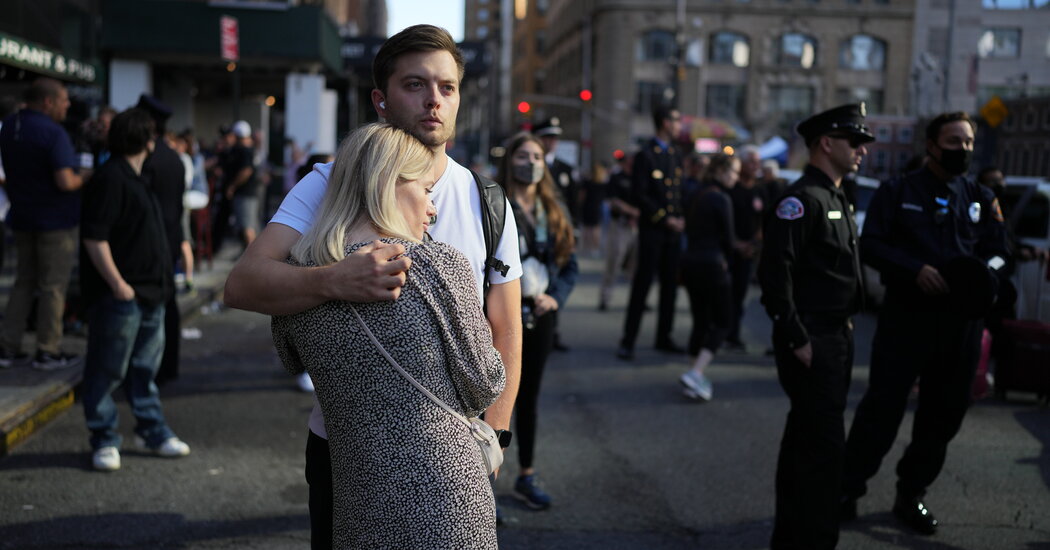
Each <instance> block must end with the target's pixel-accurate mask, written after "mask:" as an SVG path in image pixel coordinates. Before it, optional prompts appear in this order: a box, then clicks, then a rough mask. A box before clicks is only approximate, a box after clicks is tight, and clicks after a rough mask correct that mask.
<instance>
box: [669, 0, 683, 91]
mask: <svg viewBox="0 0 1050 550" xmlns="http://www.w3.org/2000/svg"><path fill="white" fill-rule="evenodd" d="M684 54H685V0H675V31H674V60H673V61H672V62H671V67H672V68H673V69H674V70H673V71H672V74H671V91H672V93H673V94H674V95H673V97H672V98H671V107H674V108H675V109H677V108H678V96H679V95H680V93H681V88H682V73H683V72H684V71H685V68H684V67H683V61H684V60H683V57H684Z"/></svg>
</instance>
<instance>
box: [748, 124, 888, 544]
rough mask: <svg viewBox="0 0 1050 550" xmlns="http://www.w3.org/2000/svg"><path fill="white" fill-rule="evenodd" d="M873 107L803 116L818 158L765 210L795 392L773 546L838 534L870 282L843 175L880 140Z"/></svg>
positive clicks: (778, 321)
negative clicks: (865, 280)
mask: <svg viewBox="0 0 1050 550" xmlns="http://www.w3.org/2000/svg"><path fill="white" fill-rule="evenodd" d="M864 114H865V113H864V104H863V103H862V104H859V105H843V106H841V107H836V108H834V109H831V110H829V111H825V112H823V113H820V114H817V115H814V116H813V117H811V118H809V119H807V120H805V121H803V122H802V123H801V124H799V125H798V129H797V131H798V133H799V134H800V135H801V136H802V137H803V138H804V139H805V141H806V146H807V147H809V157H810V158H809V165H808V166H806V169H805V172H804V173H803V175H802V177H801V178H799V179H798V181H796V182H795V183H793V184H791V185H790V186H789V187H788V188H787V190H786V191H785V192H784V195H783V197H782V198H781V199H780V201H779V202H778V203H777V205H776V207H775V209H774V211H773V214H772V215H771V216H769V217H768V218H767V219H766V225H765V245H764V246H763V249H762V257H761V261H760V263H759V269H758V276H759V282H760V283H761V285H762V304H763V305H764V306H765V308H766V312H767V313H768V314H769V316H770V317H771V318H772V319H773V349H774V351H775V355H776V362H777V375H778V377H779V378H780V384H781V386H783V388H784V392H785V393H787V395H788V398H789V399H790V400H791V410H790V412H789V413H788V417H787V423H786V425H785V426H784V438H783V439H782V440H781V443H780V456H779V459H778V461H777V476H776V519H775V522H774V526H773V536H772V540H771V541H770V546H771V548H773V549H774V550H779V549H786V548H792V549H806V550H819V549H824V548H834V547H835V545H836V544H837V542H838V536H839V531H838V510H839V508H838V507H839V494H840V480H841V474H842V455H843V451H844V448H845V443H846V433H845V428H844V423H843V411H845V409H846V393H847V390H848V389H849V382H850V370H851V369H852V367H853V323H852V320H851V316H852V315H853V314H855V313H856V312H857V311H858V310H859V309H860V306H861V301H862V289H863V285H862V283H861V269H860V261H859V258H858V254H857V247H858V243H857V225H856V221H855V220H854V217H853V210H852V208H851V206H850V203H849V201H847V200H846V195H845V193H843V190H842V187H841V182H842V178H843V176H845V175H846V174H847V173H849V172H853V171H855V170H857V168H858V167H859V166H860V162H861V159H863V158H864V155H866V154H867V149H866V148H865V147H864V144H866V143H870V142H872V141H874V140H875V137H874V136H873V135H872V134H871V132H870V131H869V130H868V128H867V126H865V125H864Z"/></svg>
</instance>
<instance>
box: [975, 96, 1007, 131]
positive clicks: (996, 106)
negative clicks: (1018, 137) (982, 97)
mask: <svg viewBox="0 0 1050 550" xmlns="http://www.w3.org/2000/svg"><path fill="white" fill-rule="evenodd" d="M980 113H981V118H983V119H984V121H985V122H987V123H988V125H989V126H991V127H992V128H995V127H996V126H998V125H1000V124H1002V123H1003V121H1004V120H1006V117H1007V116H1008V115H1009V114H1010V111H1009V110H1008V109H1007V108H1006V104H1005V103H1003V100H1002V99H999V96H997V95H993V96H992V99H989V100H988V103H985V104H984V107H981V111H980Z"/></svg>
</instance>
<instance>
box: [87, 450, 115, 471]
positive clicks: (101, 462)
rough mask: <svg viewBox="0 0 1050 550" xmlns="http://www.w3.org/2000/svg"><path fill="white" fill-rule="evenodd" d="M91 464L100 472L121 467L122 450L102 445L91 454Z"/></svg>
mask: <svg viewBox="0 0 1050 550" xmlns="http://www.w3.org/2000/svg"><path fill="white" fill-rule="evenodd" d="M91 465H92V466H94V467H95V469H96V470H98V471H100V472H114V471H117V470H119V469H120V451H118V450H117V448H116V447H102V448H101V449H99V450H97V451H95V453H94V454H92V455H91Z"/></svg>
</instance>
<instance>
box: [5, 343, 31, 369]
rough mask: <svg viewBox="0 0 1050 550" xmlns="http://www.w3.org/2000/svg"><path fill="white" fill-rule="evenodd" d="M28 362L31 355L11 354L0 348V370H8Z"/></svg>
mask: <svg viewBox="0 0 1050 550" xmlns="http://www.w3.org/2000/svg"><path fill="white" fill-rule="evenodd" d="M28 362H29V355H27V354H25V353H11V352H9V351H7V348H2V347H0V368H3V369H6V368H10V367H13V366H16V365H21V364H23V363H28Z"/></svg>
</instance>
